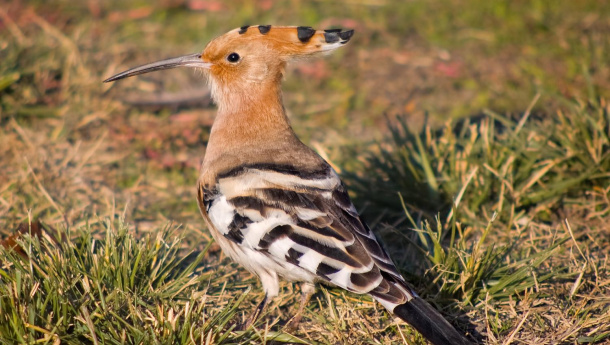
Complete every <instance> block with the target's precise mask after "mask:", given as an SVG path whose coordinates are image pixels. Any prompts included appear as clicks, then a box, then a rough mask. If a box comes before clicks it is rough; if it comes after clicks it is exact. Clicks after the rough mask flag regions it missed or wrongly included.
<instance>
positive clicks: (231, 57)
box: [227, 53, 240, 63]
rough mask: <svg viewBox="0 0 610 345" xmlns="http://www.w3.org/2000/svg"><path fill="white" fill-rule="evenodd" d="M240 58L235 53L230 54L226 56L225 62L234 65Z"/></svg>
mask: <svg viewBox="0 0 610 345" xmlns="http://www.w3.org/2000/svg"><path fill="white" fill-rule="evenodd" d="M239 59H240V57H239V54H237V53H231V54H229V56H227V61H229V62H232V63H235V62H237V61H239Z"/></svg>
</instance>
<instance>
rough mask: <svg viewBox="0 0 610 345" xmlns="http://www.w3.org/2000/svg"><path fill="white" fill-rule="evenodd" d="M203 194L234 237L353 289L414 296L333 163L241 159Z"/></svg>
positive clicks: (397, 298) (394, 297) (219, 224)
mask: <svg viewBox="0 0 610 345" xmlns="http://www.w3.org/2000/svg"><path fill="white" fill-rule="evenodd" d="M200 194H203V195H202V196H200V198H203V203H204V204H205V208H206V210H207V212H208V213H209V214H210V219H211V221H212V223H213V224H214V226H215V227H216V228H217V229H218V230H219V231H220V232H221V233H222V234H223V235H224V236H225V237H226V238H228V239H229V240H231V241H233V242H235V243H237V244H240V245H242V246H247V247H249V248H250V249H253V250H256V251H259V252H262V253H265V254H266V255H268V256H269V257H271V258H273V260H275V261H276V262H277V263H278V264H281V265H286V264H289V265H295V266H298V267H299V268H300V269H303V270H306V271H307V272H310V273H312V274H315V275H316V276H317V277H319V279H321V280H323V281H326V282H329V283H332V284H334V285H337V286H340V287H342V288H345V289H347V290H350V291H354V292H358V293H366V292H370V293H371V294H373V296H374V297H378V296H387V298H386V299H389V302H390V303H396V304H398V303H400V302H401V301H402V302H404V301H405V300H407V299H409V298H410V297H409V296H405V289H404V288H400V287H397V286H396V284H399V285H402V284H403V283H404V280H403V278H402V277H401V276H400V274H399V273H398V272H397V270H396V268H395V267H394V265H393V263H392V261H391V260H390V258H389V256H388V255H387V253H386V252H385V250H384V249H383V248H382V247H381V246H380V245H379V243H378V242H377V240H376V238H375V235H374V234H373V232H372V231H371V230H370V229H369V228H368V227H367V226H366V224H364V223H363V222H362V221H361V219H360V217H359V215H358V212H357V211H356V208H355V207H354V205H353V204H352V202H351V200H350V198H349V196H348V194H347V190H346V188H345V186H344V185H343V183H342V182H341V180H340V179H339V176H338V175H337V174H336V173H335V171H334V170H333V169H332V168H330V166H324V167H322V168H320V169H318V170H316V171H311V172H299V171H297V169H295V168H292V167H289V166H274V165H264V166H263V165H255V166H242V167H238V168H235V169H232V170H231V171H229V172H226V173H223V174H220V175H219V177H218V179H217V184H216V186H214V187H213V188H207V189H203V190H202V191H200ZM227 218H230V219H228V220H227ZM404 284H405V286H406V283H404ZM407 294H408V292H407Z"/></svg>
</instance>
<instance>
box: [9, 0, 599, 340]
mask: <svg viewBox="0 0 610 345" xmlns="http://www.w3.org/2000/svg"><path fill="white" fill-rule="evenodd" d="M609 18H610V7H608V6H606V5H605V1H602V0H599V1H592V0H591V1H572V2H567V1H565V2H562V1H541V0H540V1H510V2H509V1H493V2H492V1H484V0H471V1H457V0H449V1H440V0H432V1H410V2H398V1H396V2H392V1H366V0H356V1H347V0H346V1H314V2H305V1H297V0H295V1H286V2H281V1H273V0H259V1H253V2H242V1H222V2H220V1H212V0H190V1H186V0H165V1H160V2H158V3H157V4H154V5H151V3H150V2H149V1H133V2H120V1H98V0H90V1H83V2H79V3H76V4H75V3H74V2H71V1H54V2H46V1H22V2H17V1H15V2H11V3H8V4H6V5H3V6H0V97H1V98H0V171H2V173H0V234H2V235H4V236H9V235H10V234H12V233H13V231H14V230H15V229H17V228H18V227H19V225H20V224H28V223H29V222H30V220H32V219H40V220H41V221H42V222H43V223H44V224H45V226H46V229H47V231H45V232H43V233H45V234H47V235H44V236H42V237H40V236H39V237H40V239H38V238H35V239H31V238H30V237H28V236H24V237H23V238H20V239H19V240H18V242H19V243H20V245H21V246H22V247H23V248H24V252H25V253H26V255H28V256H29V257H31V258H32V260H24V259H23V257H22V256H19V255H18V254H15V253H14V252H11V251H2V252H1V254H0V261H1V262H2V268H1V269H0V343H2V344H15V343H46V344H59V343H69V344H81V343H89V344H101V343H108V344H149V343H159V344H167V343H172V344H192V343H197V344H199V343H207V344H213V343H223V344H240V343H241V344H248V343H264V342H266V341H267V340H271V339H274V340H275V341H288V342H290V341H291V342H303V343H314V344H315V343H321V344H337V343H345V344H391V343H396V344H406V343H408V344H419V343H424V341H423V340H422V339H421V337H419V336H418V335H417V334H416V333H415V332H414V331H412V330H411V329H410V328H409V327H408V326H406V325H404V323H401V322H399V321H398V320H394V319H393V318H392V317H391V316H389V315H388V314H387V313H386V312H385V311H383V309H382V308H381V307H380V306H379V305H377V304H374V303H372V301H371V299H370V298H368V297H362V296H356V295H352V294H349V293H346V292H343V291H340V290H337V289H328V288H321V289H320V291H319V292H318V293H317V294H316V295H315V296H314V299H313V300H312V303H311V304H310V305H309V306H308V309H307V311H306V314H305V318H304V322H303V325H302V326H301V328H300V329H299V330H298V331H297V332H295V333H294V334H293V335H289V334H286V333H283V332H282V328H281V325H282V324H283V323H285V322H286V321H287V320H288V319H289V317H290V315H291V313H292V312H293V310H294V309H295V307H296V303H297V302H298V301H297V300H298V299H297V298H295V296H294V293H295V292H297V291H296V290H298V288H297V287H295V286H293V285H291V284H283V285H282V291H281V295H280V296H279V298H278V299H277V301H275V302H274V303H273V304H272V307H271V308H270V310H269V312H268V313H267V314H266V315H263V317H262V318H261V319H260V321H259V322H258V323H257V324H256V325H255V326H256V327H255V328H253V329H250V330H248V331H246V332H235V331H233V329H232V326H233V325H234V324H235V323H236V322H237V321H240V320H242V319H243V318H244V315H245V314H247V313H248V312H249V311H250V310H251V309H252V308H253V307H254V306H255V305H256V303H257V301H258V300H259V299H260V298H262V291H261V290H260V286H259V284H258V282H257V280H256V278H255V277H252V276H251V275H249V274H248V273H246V272H245V271H243V270H242V269H240V268H238V267H237V266H236V265H235V264H232V263H231V262H230V261H229V260H228V259H227V258H225V257H224V256H223V255H222V253H220V251H219V248H218V247H217V246H216V245H214V243H213V242H212V241H211V239H210V236H209V234H208V233H207V231H206V230H205V228H204V225H203V222H202V220H201V219H200V215H199V212H198V210H197V206H196V203H195V190H194V184H195V181H196V178H197V176H198V169H199V164H200V162H201V157H202V156H203V154H204V153H205V148H204V147H205V142H206V140H207V136H208V133H209V126H210V125H211V122H212V120H213V116H214V109H213V107H212V106H210V105H209V104H208V103H209V102H208V101H207V98H206V96H205V95H206V92H207V90H206V89H205V84H204V83H202V82H201V81H200V79H199V76H197V75H194V74H192V73H189V72H188V71H171V72H169V71H168V72H161V73H158V74H156V75H154V74H151V75H149V76H148V75H147V76H145V77H141V78H133V79H130V80H126V81H124V82H121V83H116V84H111V85H106V84H102V83H101V80H103V79H104V78H105V77H108V76H110V75H112V74H113V73H115V72H118V71H121V70H123V69H125V68H126V67H129V66H133V65H136V64H139V63H144V62H149V61H153V60H155V59H160V58H165V57H171V56H177V55H181V54H187V53H193V52H197V51H200V50H201V49H202V48H203V46H204V45H205V43H206V42H207V41H208V40H209V39H211V38H212V37H214V36H216V35H219V34H222V33H224V32H226V31H228V30H230V29H232V28H235V27H238V26H241V25H243V24H245V23H250V24H259V23H260V24H267V23H269V24H287V25H311V26H314V27H318V28H326V27H331V26H342V27H350V28H354V29H356V35H355V36H354V40H353V41H352V42H351V43H350V44H349V45H348V46H346V47H345V49H343V50H342V51H340V52H338V53H337V54H335V55H334V56H331V57H328V58H326V59H324V60H316V61H310V62H304V63H300V64H298V65H295V66H292V67H291V68H290V70H289V75H288V77H287V79H286V81H285V91H286V103H287V104H286V105H287V108H288V109H289V111H290V116H291V120H292V122H293V124H294V126H295V128H296V130H297V133H298V134H299V135H300V136H301V137H302V138H303V140H304V141H305V142H306V143H308V144H309V145H311V146H313V147H315V148H316V149H317V150H318V151H319V152H320V153H321V154H322V155H323V156H325V157H327V158H328V159H329V160H330V161H331V162H333V164H335V165H336V166H337V168H338V170H340V171H341V173H342V175H343V176H344V178H345V180H346V182H347V183H348V185H349V186H350V190H351V192H352V196H353V197H354V200H355V202H356V204H357V206H358V208H359V209H360V210H361V211H362V212H363V214H364V215H365V217H366V219H367V220H368V221H369V223H370V224H371V225H373V227H374V230H375V231H376V233H377V235H378V237H379V238H380V239H381V240H382V241H383V242H384V243H386V244H387V248H388V250H389V251H390V252H391V254H392V257H393V258H394V260H395V262H396V264H397V265H398V266H399V267H400V269H401V270H402V271H403V273H404V274H405V276H406V277H407V278H408V279H409V280H410V281H412V282H413V284H414V285H415V286H416V288H417V289H418V291H421V294H422V295H423V296H424V297H425V298H426V299H427V300H429V301H430V302H431V303H433V304H434V305H436V306H437V307H438V308H439V309H440V310H442V311H443V313H444V314H445V315H446V316H447V318H448V319H449V320H450V321H451V322H452V323H453V324H454V325H456V326H457V327H458V328H460V329H462V330H464V331H466V332H468V333H470V334H472V335H473V339H478V340H479V341H480V342H482V343H489V344H511V343H516V344H519V343H522V344H531V343H537V344H573V343H607V342H609V341H610V307H609V306H610V300H609V298H608V296H609V293H610V291H609V286H610V279H609V271H608V255H609V250H608V248H609V246H610V243H609V242H610V226H609V225H608V224H610V187H609V186H610V139H609V137H610V105H609V104H608V102H607V101H606V100H607V99H609V96H610V94H609V93H610V91H609V90H610V82H609V81H610V35H609V30H610V19H609ZM166 97H167V98H169V99H170V100H173V102H170V103H171V104H170V105H160V104H155V103H154V102H151V100H158V99H160V98H166ZM34 224H36V223H34ZM34 229H36V225H35V226H34ZM22 230H26V232H28V231H27V230H29V227H28V226H27V225H26V226H25V227H23V226H22ZM267 342H268V343H270V341H267Z"/></svg>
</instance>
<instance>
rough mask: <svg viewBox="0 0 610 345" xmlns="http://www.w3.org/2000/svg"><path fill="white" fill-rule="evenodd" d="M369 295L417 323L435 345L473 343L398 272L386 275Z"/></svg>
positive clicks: (414, 323) (418, 328) (405, 319)
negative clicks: (420, 295)
mask: <svg viewBox="0 0 610 345" xmlns="http://www.w3.org/2000/svg"><path fill="white" fill-rule="evenodd" d="M386 277H387V278H388V279H384V280H383V281H382V282H381V284H379V285H378V286H377V287H376V288H375V289H373V290H371V291H370V292H369V294H371V296H373V298H375V299H376V300H377V301H379V303H381V304H382V305H383V306H384V307H386V309H388V311H390V312H392V313H393V314H394V315H396V316H398V317H399V318H401V319H402V320H404V321H405V322H407V323H408V324H409V325H411V326H413V327H414V328H415V329H416V330H417V331H418V332H419V333H421V334H422V335H423V336H424V337H425V338H426V339H428V341H430V342H431V343H432V344H434V345H469V344H472V343H471V342H470V341H468V340H467V339H466V338H465V337H464V336H463V335H462V334H460V333H459V332H458V331H456V329H455V328H453V326H451V324H450V323H449V322H447V320H445V318H444V317H443V316H442V315H441V314H440V313H439V312H438V311H436V309H434V307H432V306H431V305H430V304H428V302H426V301H425V300H423V299H422V298H421V297H419V296H418V295H417V294H416V293H415V291H413V289H411V287H409V286H408V285H407V283H406V282H404V280H402V278H400V276H398V274H397V273H396V274H394V275H392V276H389V275H386Z"/></svg>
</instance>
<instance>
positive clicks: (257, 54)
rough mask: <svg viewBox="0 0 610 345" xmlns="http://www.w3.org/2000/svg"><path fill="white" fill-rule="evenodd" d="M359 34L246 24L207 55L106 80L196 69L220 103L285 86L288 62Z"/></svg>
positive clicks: (210, 47)
mask: <svg viewBox="0 0 610 345" xmlns="http://www.w3.org/2000/svg"><path fill="white" fill-rule="evenodd" d="M353 33H354V31H353V30H346V31H342V30H340V29H333V30H314V29H312V28H310V27H302V26H299V27H296V26H271V25H258V26H243V27H241V28H238V29H235V30H232V31H229V32H227V33H226V34H224V35H222V36H219V37H217V38H215V39H214V40H212V41H211V42H210V43H208V45H207V46H206V47H205V49H204V50H203V52H202V53H198V54H192V55H186V56H181V57H177V58H173V59H167V60H162V61H158V62H153V63H150V64H146V65H143V66H139V67H135V68H132V69H130V70H127V71H125V72H122V73H119V74H117V75H115V76H113V77H110V78H108V79H106V80H105V81H104V82H110V81H115V80H118V79H123V78H127V77H131V76H134V75H138V74H143V73H148V72H153V71H158V70H162V69H170V68H175V67H193V68H198V69H201V70H203V71H204V72H206V73H207V74H208V75H209V80H210V82H211V85H212V91H213V95H214V96H215V98H216V99H217V100H218V98H223V97H222V96H223V95H226V94H231V93H235V92H240V90H251V88H250V86H252V87H260V86H265V84H268V83H279V81H280V79H281V76H282V73H283V70H284V67H285V66H286V63H287V62H289V61H290V60H294V59H299V58H306V57H309V56H315V55H319V54H324V53H330V52H332V51H333V50H335V49H337V48H339V47H341V46H343V45H344V44H345V43H347V42H348V41H349V40H350V38H351V37H352V35H353Z"/></svg>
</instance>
